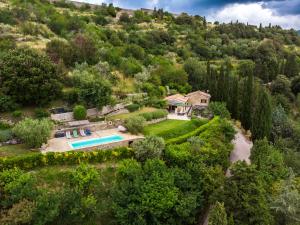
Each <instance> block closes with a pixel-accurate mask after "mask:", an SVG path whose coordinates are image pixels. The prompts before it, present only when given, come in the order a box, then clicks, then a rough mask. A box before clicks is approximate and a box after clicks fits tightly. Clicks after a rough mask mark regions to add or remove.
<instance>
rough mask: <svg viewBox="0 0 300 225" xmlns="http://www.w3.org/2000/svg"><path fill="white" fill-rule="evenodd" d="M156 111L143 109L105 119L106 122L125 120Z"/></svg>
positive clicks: (154, 109)
mask: <svg viewBox="0 0 300 225" xmlns="http://www.w3.org/2000/svg"><path fill="white" fill-rule="evenodd" d="M156 110H157V109H156V108H151V107H144V108H142V109H140V110H138V111H135V112H132V113H123V114H119V115H114V116H110V117H107V120H117V119H120V120H125V119H127V118H130V117H133V116H138V115H140V114H142V113H148V112H154V111H156Z"/></svg>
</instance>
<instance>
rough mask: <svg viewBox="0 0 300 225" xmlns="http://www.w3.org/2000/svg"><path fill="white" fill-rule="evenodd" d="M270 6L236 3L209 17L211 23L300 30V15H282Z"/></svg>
mask: <svg viewBox="0 0 300 225" xmlns="http://www.w3.org/2000/svg"><path fill="white" fill-rule="evenodd" d="M267 5H268V4H265V3H263V2H259V3H246V4H240V3H234V4H230V5H226V6H225V7H223V8H222V9H219V10H217V11H216V12H214V13H211V14H210V15H209V16H208V20H210V21H220V22H225V23H228V22H231V21H236V20H238V21H240V22H244V23H247V22H248V23H249V24H254V25H259V24H260V23H262V24H263V25H268V24H269V23H271V24H272V25H280V26H281V27H283V28H295V29H300V15H297V14H295V15H293V14H287V15H280V14H279V13H278V12H277V11H276V10H275V9H271V8H266V6H267Z"/></svg>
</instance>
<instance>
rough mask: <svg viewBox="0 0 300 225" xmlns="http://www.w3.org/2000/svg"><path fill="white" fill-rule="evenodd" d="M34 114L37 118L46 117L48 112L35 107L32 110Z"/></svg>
mask: <svg viewBox="0 0 300 225" xmlns="http://www.w3.org/2000/svg"><path fill="white" fill-rule="evenodd" d="M34 116H35V118H37V119H42V118H47V117H49V116H50V113H49V112H48V111H47V110H45V109H42V108H37V109H35V110H34Z"/></svg>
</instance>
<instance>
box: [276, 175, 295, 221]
mask: <svg viewBox="0 0 300 225" xmlns="http://www.w3.org/2000/svg"><path fill="white" fill-rule="evenodd" d="M295 183H296V182H295V177H294V175H293V174H291V175H290V177H289V178H288V179H287V180H285V181H284V182H283V183H282V184H281V186H280V189H279V193H278V195H276V196H275V197H274V199H273V201H272V204H271V208H272V209H273V210H274V211H275V213H276V216H277V218H278V221H281V222H282V223H283V224H288V225H292V224H295V225H296V224H298V223H299V221H300V217H299V215H300V192H299V188H297V187H296V185H295Z"/></svg>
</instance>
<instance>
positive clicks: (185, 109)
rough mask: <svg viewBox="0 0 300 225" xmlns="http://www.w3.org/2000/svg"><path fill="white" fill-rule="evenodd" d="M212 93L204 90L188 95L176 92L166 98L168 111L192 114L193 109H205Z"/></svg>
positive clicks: (178, 113)
mask: <svg viewBox="0 0 300 225" xmlns="http://www.w3.org/2000/svg"><path fill="white" fill-rule="evenodd" d="M210 98H211V95H210V94H209V93H206V92H203V91H195V92H191V93H189V94H187V95H181V94H175V95H170V96H168V97H166V98H165V100H166V101H167V105H168V111H169V112H170V113H174V114H177V115H190V114H191V112H192V110H195V109H197V110H203V109H205V108H207V107H208V105H209V102H210Z"/></svg>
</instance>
